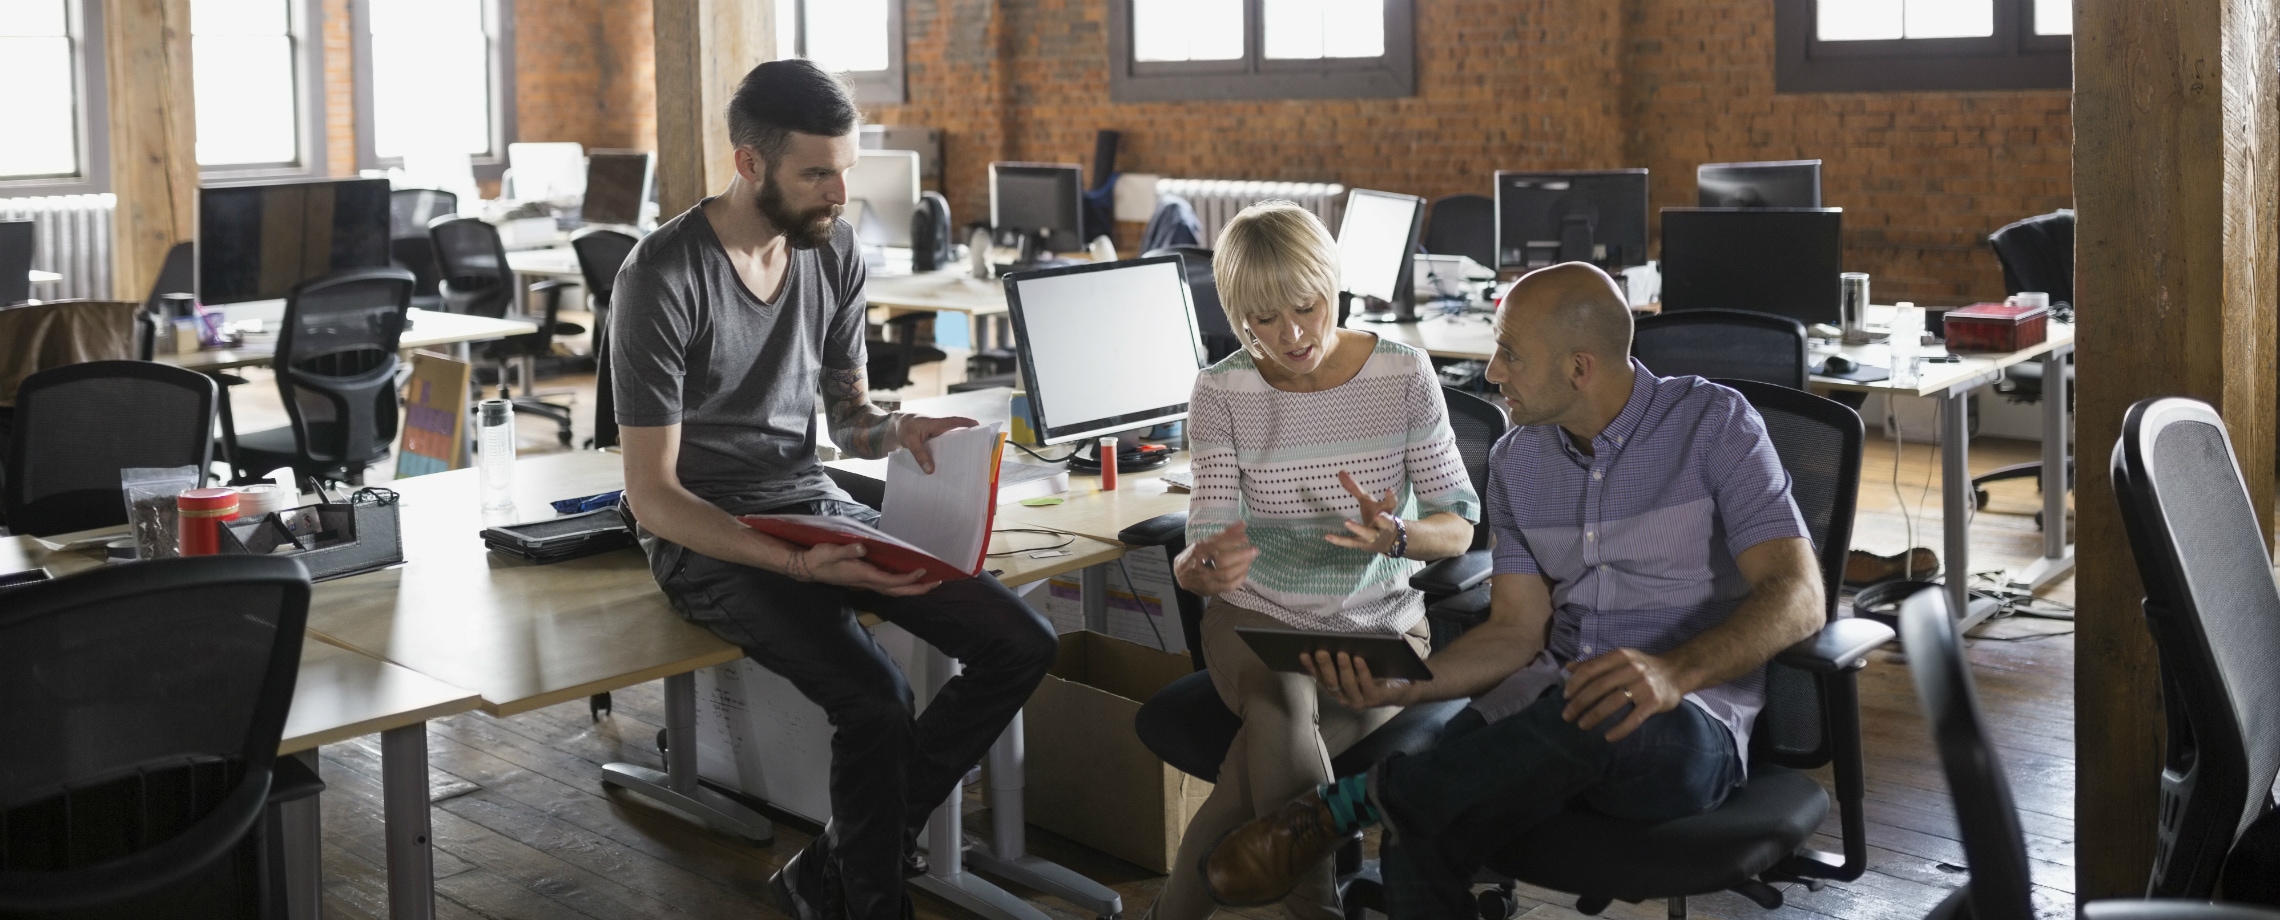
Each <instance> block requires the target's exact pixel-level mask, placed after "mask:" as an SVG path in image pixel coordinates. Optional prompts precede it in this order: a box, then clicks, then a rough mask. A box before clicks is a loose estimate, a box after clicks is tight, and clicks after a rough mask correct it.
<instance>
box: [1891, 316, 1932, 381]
mask: <svg viewBox="0 0 2280 920" xmlns="http://www.w3.org/2000/svg"><path fill="white" fill-rule="evenodd" d="M1923 344H1924V308H1922V307H1919V306H1916V305H1915V304H1912V303H1909V302H1907V301H1901V302H1900V303H1899V305H1898V306H1897V307H1896V308H1895V309H1894V310H1893V311H1892V383H1893V385H1895V386H1903V387H1912V386H1915V385H1916V353H1917V352H1918V350H1920V349H1921V348H1922V347H1923Z"/></svg>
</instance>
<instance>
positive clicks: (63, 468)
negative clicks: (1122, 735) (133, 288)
mask: <svg viewBox="0 0 2280 920" xmlns="http://www.w3.org/2000/svg"><path fill="white" fill-rule="evenodd" d="M215 394H216V390H215V385H214V381H213V379H212V378H209V377H207V376H206V375H204V374H200V373H198V372H196V371H187V370H183V369H181V368H179V367H172V366H169V365H165V364H153V363H150V362H147V361H90V362H87V363H85V364H69V365H65V366H63V367H57V368H50V369H48V370H44V371H41V372H39V373H37V374H33V375H32V376H30V377H27V378H25V379H24V383H23V386H21V387H19V388H18V389H17V390H16V417H15V431H14V434H13V436H12V437H11V438H10V439H9V444H8V454H9V456H8V476H7V481H6V483H5V485H0V501H4V502H5V504H6V507H7V520H8V526H9V527H10V528H11V529H13V530H14V531H15V532H17V533H20V534H32V535H35V536H44V535H47V534H57V533H71V532H73V531H79V530H89V529H93V528H96V527H108V526H112V525H115V524H124V523H126V522H127V512H126V505H125V503H124V502H123V501H122V500H121V499H120V498H119V471H120V470H121V469H130V468H142V467H162V468H163V467H177V466H195V467H197V468H198V471H199V476H200V481H199V482H200V484H201V485H203V484H204V477H205V475H206V467H207V464H208V463H209V462H211V461H212V460H213V440H212V437H213V431H214V416H215V411H214V403H215V400H216V398H217V397H216V395H215Z"/></svg>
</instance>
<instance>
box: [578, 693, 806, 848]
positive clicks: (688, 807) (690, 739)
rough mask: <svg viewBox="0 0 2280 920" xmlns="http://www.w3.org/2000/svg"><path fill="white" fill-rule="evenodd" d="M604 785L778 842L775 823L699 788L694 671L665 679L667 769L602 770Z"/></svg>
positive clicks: (619, 766)
mask: <svg viewBox="0 0 2280 920" xmlns="http://www.w3.org/2000/svg"><path fill="white" fill-rule="evenodd" d="M602 784H603V785H605V786H619V787H622V788H625V789H630V790H633V791H635V792H638V793H641V794H642V795H646V796H648V797H650V798H652V799H655V800H657V801H658V802H659V803H661V804H664V805H666V806H669V807H671V808H674V809H676V810H679V811H682V812H686V813H687V814H688V815H689V816H691V817H694V818H696V819H698V820H700V821H703V822H704V823H705V824H706V825H708V826H710V827H711V828H712V829H714V830H717V831H720V832H722V833H724V834H729V835H732V836H736V837H742V838H744V839H745V840H747V841H750V842H751V843H753V844H754V845H757V846H766V845H768V844H770V843H773V842H774V841H775V839H776V828H775V825H773V824H770V823H768V819H766V818H763V817H760V814H759V813H758V812H755V811H753V810H752V809H749V808H746V807H744V806H743V805H741V804H738V803H737V802H735V801H733V800H731V799H730V798H729V797H727V796H725V795H721V794H720V793H718V792H714V791H712V790H710V789H707V788H705V787H703V786H701V785H698V784H697V675H696V672H694V671H691V672H687V673H683V674H675V675H673V676H671V677H668V678H665V770H664V772H658V771H656V770H652V769H650V768H648V767H644V766H641V765H640V764H631V763H613V764H605V765H603V766H602Z"/></svg>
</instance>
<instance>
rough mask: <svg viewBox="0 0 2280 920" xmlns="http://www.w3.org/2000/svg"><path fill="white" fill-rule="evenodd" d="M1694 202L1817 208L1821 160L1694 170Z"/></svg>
mask: <svg viewBox="0 0 2280 920" xmlns="http://www.w3.org/2000/svg"><path fill="white" fill-rule="evenodd" d="M1694 203H1695V204H1697V205H1699V206H1701V207H1705V208H1818V207H1820V206H1821V161H1819V160H1768V161H1765V162H1761V163H1704V164H1702V165H1700V166H1697V167H1695V168H1694Z"/></svg>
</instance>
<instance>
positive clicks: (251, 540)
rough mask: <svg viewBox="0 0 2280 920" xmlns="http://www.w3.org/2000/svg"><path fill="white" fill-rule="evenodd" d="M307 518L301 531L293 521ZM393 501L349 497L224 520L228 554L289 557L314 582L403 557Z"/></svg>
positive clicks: (223, 547)
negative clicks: (349, 500)
mask: <svg viewBox="0 0 2280 920" xmlns="http://www.w3.org/2000/svg"><path fill="white" fill-rule="evenodd" d="M294 519H298V520H300V521H302V522H303V524H304V526H303V527H302V528H301V529H302V531H303V533H301V534H300V535H298V536H296V535H294V533H293V527H292V525H291V524H290V523H288V522H289V521H290V520H294ZM397 524H398V521H397V517H396V505H395V503H394V502H388V503H386V504H381V503H377V502H373V503H361V502H360V503H355V504H349V503H345V502H334V503H326V504H321V505H308V506H305V507H301V508H294V509H291V510H288V511H275V512H271V513H269V514H265V515H262V516H260V517H257V518H246V519H244V520H238V521H231V522H230V523H228V524H226V525H223V527H222V532H221V550H222V553H223V554H225V555H228V554H238V555H252V556H290V557H292V558H295V559H299V560H301V565H302V567H303V568H306V569H308V570H309V580H310V581H330V580H332V579H335V578H346V577H348V576H350V575H356V574H361V573H364V572H370V571H372V570H374V569H383V568H387V567H388V566H391V565H395V564H397V563H400V562H403V561H404V544H403V539H402V536H401V533H400V531H399V529H398V527H397Z"/></svg>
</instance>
